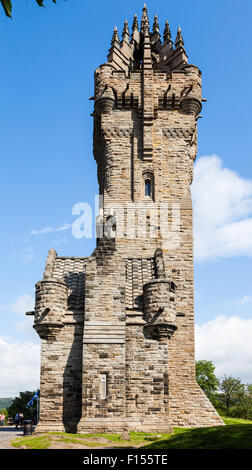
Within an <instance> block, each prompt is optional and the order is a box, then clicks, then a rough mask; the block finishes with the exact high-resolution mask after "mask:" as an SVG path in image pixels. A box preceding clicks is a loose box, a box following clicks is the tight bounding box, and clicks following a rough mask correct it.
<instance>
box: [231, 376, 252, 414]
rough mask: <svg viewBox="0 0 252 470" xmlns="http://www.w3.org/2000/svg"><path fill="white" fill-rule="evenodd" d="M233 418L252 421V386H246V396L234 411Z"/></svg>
mask: <svg viewBox="0 0 252 470" xmlns="http://www.w3.org/2000/svg"><path fill="white" fill-rule="evenodd" d="M232 416H234V417H236V418H243V419H249V420H251V419H252V385H251V384H250V385H249V384H247V385H244V394H243V396H242V397H241V399H240V401H239V403H238V405H237V406H236V407H235V408H234V409H233V410H232Z"/></svg>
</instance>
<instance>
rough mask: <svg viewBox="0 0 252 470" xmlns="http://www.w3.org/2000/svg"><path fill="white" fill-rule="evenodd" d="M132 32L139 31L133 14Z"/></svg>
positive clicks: (135, 16)
mask: <svg viewBox="0 0 252 470" xmlns="http://www.w3.org/2000/svg"><path fill="white" fill-rule="evenodd" d="M132 31H133V32H134V31H139V25H138V20H137V14H136V13H135V15H134V20H133V24H132Z"/></svg>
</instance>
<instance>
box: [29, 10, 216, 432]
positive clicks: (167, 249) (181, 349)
mask: <svg viewBox="0 0 252 470" xmlns="http://www.w3.org/2000/svg"><path fill="white" fill-rule="evenodd" d="M187 60H188V59H187V54H186V51H185V49H184V41H183V37H182V33H181V30H180V29H178V32H177V36H176V39H175V44H173V42H172V38H171V33H170V27H169V24H168V22H166V24H165V31H164V35H163V41H162V39H161V35H160V31H159V24H158V19H157V17H155V19H154V24H153V28H152V31H151V29H150V24H149V17H148V12H147V8H146V7H145V6H144V8H143V15H142V20H141V25H140V28H139V25H138V21H137V17H136V15H135V17H134V21H133V27H132V34H130V31H129V28H128V23H127V22H125V24H124V29H123V34H122V40H120V39H119V35H118V31H117V28H115V30H114V33H113V37H112V42H111V48H110V50H109V55H108V61H107V62H106V63H104V64H102V65H100V66H99V67H98V69H97V70H96V71H95V92H94V97H93V98H94V113H93V119H94V133H93V148H94V157H95V160H96V162H97V174H98V182H99V191H100V196H101V206H100V217H99V230H100V233H101V234H102V235H101V237H100V238H98V240H97V246H96V249H95V250H94V252H93V254H92V255H91V256H90V257H89V258H63V257H58V256H57V254H56V252H55V251H54V250H50V251H49V254H48V259H47V263H46V268H45V273H44V277H43V279H42V281H40V282H39V283H38V284H37V286H36V305H35V321H34V328H35V330H36V331H37V333H38V334H39V335H40V337H41V339H42V349H41V386H40V390H41V410H40V421H39V424H38V426H37V431H63V430H66V431H68V432H107V431H108V432H122V431H129V430H135V431H146V432H151V431H154V432H170V431H171V430H172V428H173V427H174V426H186V427H199V426H200V427H201V426H216V425H223V422H222V420H221V418H220V417H219V416H218V414H217V413H216V411H215V410H214V408H213V407H212V405H211V403H210V402H209V401H208V399H207V398H206V396H205V395H204V393H203V392H202V390H201V389H200V387H199V386H198V384H197V382H196V380H195V352H194V280H193V234H192V202H191V191H190V185H191V182H192V180H193V162H194V160H195V158H196V153H197V121H198V117H199V113H200V111H201V107H202V106H201V101H202V100H201V72H200V71H199V69H198V68H197V67H196V66H194V65H191V64H188V62H187ZM118 207H119V209H118ZM156 208H158V210H159V212H158V215H157V217H156V216H155V217H154V218H153V217H152V211H153V210H154V209H156ZM124 219H125V220H126V221H127V222H126V223H125V220H124ZM161 222H165V226H167V227H168V230H166V232H165V233H164V230H163V228H162V224H161ZM135 224H136V226H137V230H136V229H135ZM170 227H172V231H171V230H170ZM119 229H120V230H119Z"/></svg>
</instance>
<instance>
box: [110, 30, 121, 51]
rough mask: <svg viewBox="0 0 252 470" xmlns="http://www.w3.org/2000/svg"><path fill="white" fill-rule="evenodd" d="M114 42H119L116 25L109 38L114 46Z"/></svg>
mask: <svg viewBox="0 0 252 470" xmlns="http://www.w3.org/2000/svg"><path fill="white" fill-rule="evenodd" d="M115 43H118V44H120V39H119V36H118V30H117V26H115V27H114V31H113V36H112V40H111V46H114V45H115Z"/></svg>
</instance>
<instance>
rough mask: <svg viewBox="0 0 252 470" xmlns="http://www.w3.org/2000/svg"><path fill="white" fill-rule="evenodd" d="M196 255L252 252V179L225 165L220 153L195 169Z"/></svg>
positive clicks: (206, 257) (203, 159) (200, 257)
mask: <svg viewBox="0 0 252 470" xmlns="http://www.w3.org/2000/svg"><path fill="white" fill-rule="evenodd" d="M192 197H193V206H194V239H195V258H196V259H198V260H209V259H214V258H215V259H216V258H219V257H230V256H241V255H245V256H252V180H246V179H243V178H240V177H239V176H238V175H237V174H236V173H235V172H234V171H231V170H230V169H228V168H224V167H223V165H222V161H221V159H220V158H219V157H218V156H216V155H212V156H207V157H201V158H199V160H198V161H197V163H196V165H195V169H194V182H193V184H192Z"/></svg>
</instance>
